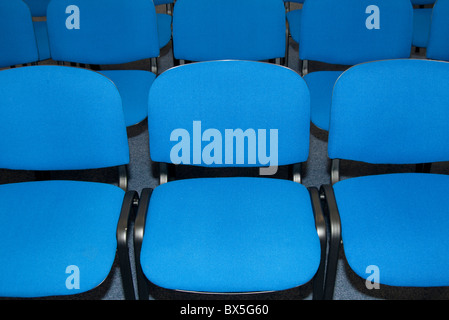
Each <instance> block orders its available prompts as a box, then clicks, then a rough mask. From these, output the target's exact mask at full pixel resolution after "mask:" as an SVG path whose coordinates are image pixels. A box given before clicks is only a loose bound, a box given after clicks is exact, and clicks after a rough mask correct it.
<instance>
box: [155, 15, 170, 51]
mask: <svg viewBox="0 0 449 320" xmlns="http://www.w3.org/2000/svg"><path fill="white" fill-rule="evenodd" d="M156 17H157V32H158V39H159V48H163V47H165V46H166V45H167V44H168V42H169V41H170V40H171V25H172V16H171V15H169V14H164V13H158V14H157V15H156Z"/></svg>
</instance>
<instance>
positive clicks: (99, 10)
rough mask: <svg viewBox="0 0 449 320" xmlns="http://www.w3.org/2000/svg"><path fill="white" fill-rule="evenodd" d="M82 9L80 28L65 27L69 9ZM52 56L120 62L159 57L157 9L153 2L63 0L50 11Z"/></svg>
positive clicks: (78, 59)
mask: <svg viewBox="0 0 449 320" xmlns="http://www.w3.org/2000/svg"><path fill="white" fill-rule="evenodd" d="M70 5H76V6H77V7H78V8H79V10H80V16H82V19H80V28H79V29H68V28H66V20H67V19H68V18H69V17H70V14H69V13H66V8H67V7H68V6H70ZM47 23H48V33H49V37H50V48H51V53H52V58H53V59H54V60H57V61H71V62H80V63H88V64H100V65H101V64H118V63H126V62H132V61H136V60H141V59H146V58H151V57H157V56H159V41H158V30H157V23H156V10H155V8H154V5H153V3H152V2H151V1H147V0H137V1H132V2H130V1H125V0H114V1H111V0H98V1H90V0H76V1H71V0H61V1H52V2H50V4H49V6H48V10H47Z"/></svg>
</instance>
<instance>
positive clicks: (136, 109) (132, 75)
mask: <svg viewBox="0 0 449 320" xmlns="http://www.w3.org/2000/svg"><path fill="white" fill-rule="evenodd" d="M100 73H101V74H103V75H105V76H106V77H108V78H109V79H111V80H112V82H114V84H115V85H116V86H117V89H118V91H119V92H120V96H121V98H122V102H123V112H124V115H125V124H126V126H132V125H135V124H137V123H139V122H141V121H142V120H143V119H145V118H146V117H147V112H148V93H149V92H150V88H151V85H152V84H153V81H154V79H156V75H155V74H154V73H152V72H147V71H143V70H104V71H101V72H100Z"/></svg>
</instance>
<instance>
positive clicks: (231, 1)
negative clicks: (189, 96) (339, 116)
mask: <svg viewBox="0 0 449 320" xmlns="http://www.w3.org/2000/svg"><path fill="white" fill-rule="evenodd" d="M285 28H286V20H285V8H284V5H283V2H282V1H279V0H248V1H239V0H221V1H209V0H178V1H177V2H176V5H175V10H174V12H173V51H174V57H175V59H176V60H181V61H180V62H181V63H183V62H184V61H185V60H187V61H208V60H223V59H235V60H270V59H278V60H277V62H278V63H281V58H284V57H285V51H286V29H285Z"/></svg>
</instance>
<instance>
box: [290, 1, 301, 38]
mask: <svg viewBox="0 0 449 320" xmlns="http://www.w3.org/2000/svg"><path fill="white" fill-rule="evenodd" d="M301 12H302V11H301V9H297V10H291V11H289V12H287V21H288V28H289V30H290V35H291V36H292V39H293V40H295V41H296V42H299V35H300V32H301Z"/></svg>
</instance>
